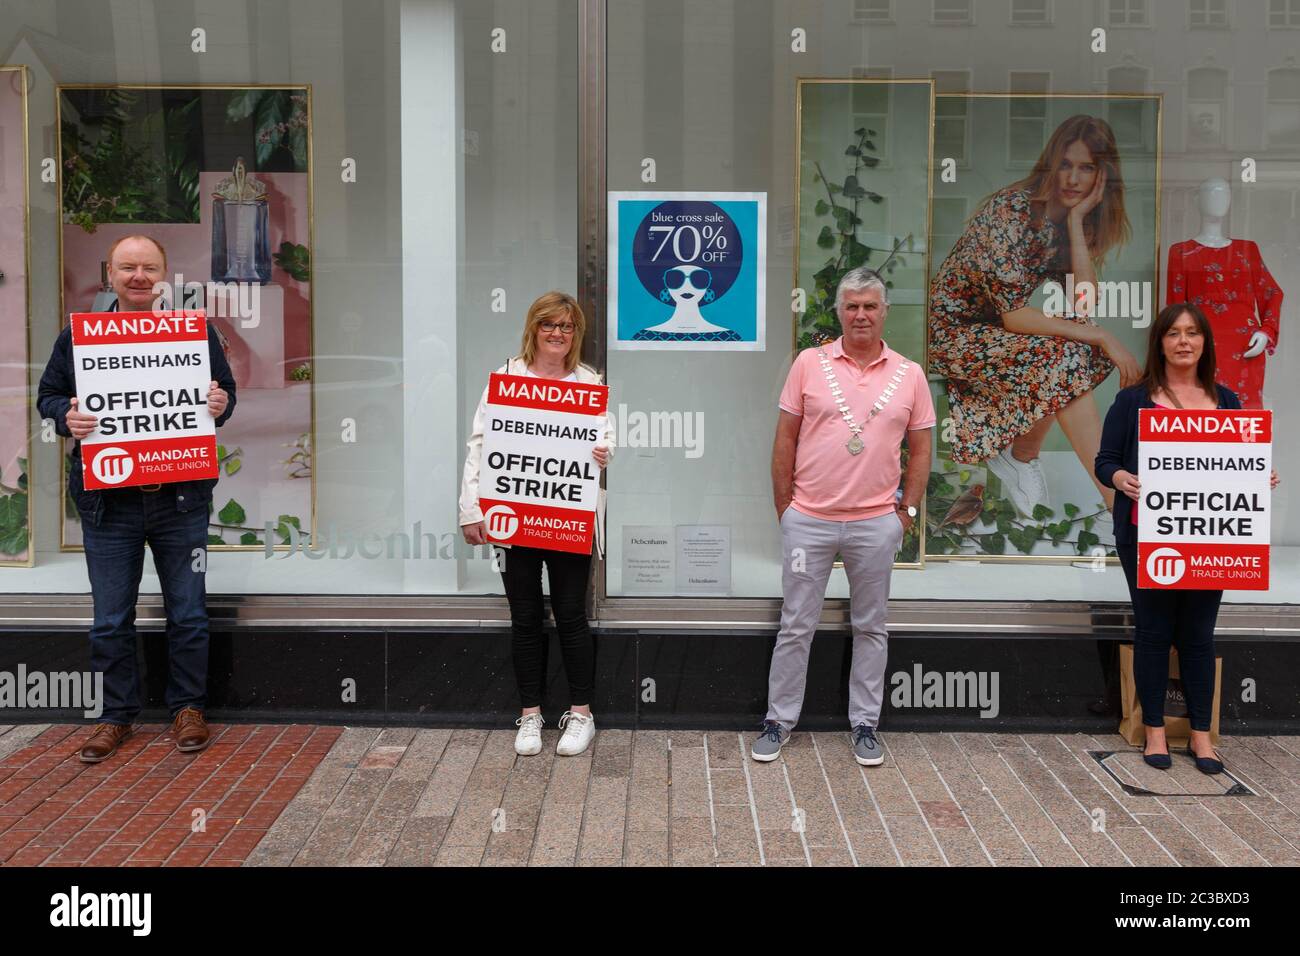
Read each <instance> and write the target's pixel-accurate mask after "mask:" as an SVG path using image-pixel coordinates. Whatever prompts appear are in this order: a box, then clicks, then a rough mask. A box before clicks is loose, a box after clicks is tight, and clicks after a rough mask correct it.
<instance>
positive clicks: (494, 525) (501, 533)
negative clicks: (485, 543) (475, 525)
mask: <svg viewBox="0 0 1300 956" xmlns="http://www.w3.org/2000/svg"><path fill="white" fill-rule="evenodd" d="M483 521H484V523H485V524H486V525H487V533H488V536H489V537H493V538H496V539H497V540H498V541H504V540H505V539H507V538H510V537H513V536H514V533H515V532H516V531H518V530H519V516H518V515H516V514H515V509H513V508H511V507H510V506H509V505H493V506H492V507H491V508H489V509H488V512H487V514H485V515H484V516H483Z"/></svg>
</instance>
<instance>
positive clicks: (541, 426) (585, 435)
mask: <svg viewBox="0 0 1300 956" xmlns="http://www.w3.org/2000/svg"><path fill="white" fill-rule="evenodd" d="M608 402H609V386H607V385H587V384H584V383H581V382H564V381H557V380H553V379H546V378H534V377H532V376H525V375H503V374H501V373H499V372H495V373H493V375H492V377H491V379H490V380H489V381H488V400H487V421H486V422H485V423H484V431H483V457H482V467H481V477H480V480H479V507H480V508H481V509H482V511H483V522H484V525H485V526H486V528H487V534H488V539H489V540H490V541H493V542H495V543H497V544H509V545H523V546H525V547H530V548H549V549H551V550H553V551H571V552H575V553H578V554H586V553H588V552H590V551H591V545H592V539H593V536H594V534H595V517H596V502H597V497H598V495H599V494H600V468H599V466H597V464H596V462H595V460H594V459H593V458H592V457H591V452H592V449H593V448H595V447H596V443H597V442H598V441H599V440H600V438H601V436H602V435H603V433H604V427H605V409H606V407H607V404H608Z"/></svg>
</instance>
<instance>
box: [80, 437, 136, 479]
mask: <svg viewBox="0 0 1300 956" xmlns="http://www.w3.org/2000/svg"><path fill="white" fill-rule="evenodd" d="M90 468H91V471H93V472H94V473H95V477H96V478H98V479H99V480H100V481H102V482H103V483H104V484H106V485H120V484H121V483H122V482H124V481H126V480H127V479H128V478H130V477H131V473H132V472H133V471H135V459H134V458H132V457H131V455H130V454H129V453H127V451H126V450H125V449H122V448H118V447H117V446H116V445H113V446H111V447H109V448H105V449H104V450H103V451H101V452H100V453H99V454H98V455H96V456H95V458H94V461H92V462H91V465H90Z"/></svg>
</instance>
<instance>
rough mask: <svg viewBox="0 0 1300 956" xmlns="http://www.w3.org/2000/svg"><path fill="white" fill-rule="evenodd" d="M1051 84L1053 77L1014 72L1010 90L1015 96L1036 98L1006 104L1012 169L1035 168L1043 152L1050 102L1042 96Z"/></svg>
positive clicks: (1044, 74) (1042, 73)
mask: <svg viewBox="0 0 1300 956" xmlns="http://www.w3.org/2000/svg"><path fill="white" fill-rule="evenodd" d="M1051 83H1052V74H1051V73H1044V72H1031V71H1015V70H1013V71H1012V72H1011V76H1010V82H1009V83H1008V88H1009V89H1010V91H1011V92H1012V93H1027V94H1035V95H1031V96H1013V97H1011V98H1010V99H1009V100H1008V101H1007V161H1008V162H1009V163H1011V165H1013V166H1032V165H1033V164H1034V161H1035V160H1036V159H1038V154H1039V153H1041V152H1042V151H1043V145H1044V144H1045V143H1046V142H1047V134H1048V129H1047V103H1048V100H1047V99H1046V98H1045V97H1044V96H1043V95H1042V94H1045V93H1047V92H1048V91H1049V90H1050V89H1051Z"/></svg>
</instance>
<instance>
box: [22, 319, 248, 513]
mask: <svg viewBox="0 0 1300 956" xmlns="http://www.w3.org/2000/svg"><path fill="white" fill-rule="evenodd" d="M114 311H115V310H114ZM208 362H209V363H210V370H211V373H212V378H213V379H214V380H215V381H216V382H217V384H218V385H220V386H221V387H222V388H223V389H225V390H226V394H227V395H229V396H230V401H229V403H228V404H227V405H226V410H225V411H224V412H222V413H221V416H220V417H219V418H218V419H217V425H224V424H225V423H226V420H227V419H229V418H230V415H231V413H232V412H234V410H235V376H234V375H233V374H231V371H230V363H228V362H227V361H226V356H225V353H224V352H222V351H221V340H220V339H218V338H217V333H216V330H215V329H213V327H212V323H211V322H210V321H209V322H208ZM76 394H77V370H76V366H75V365H74V364H73V361H72V326H70V325H68V326H64V328H63V331H62V332H60V333H59V337H58V338H57V339H55V340H54V351H52V352H51V353H50V360H49V361H48V362H47V363H46V364H45V372H44V373H43V374H42V375H41V384H40V386H39V388H38V390H37V393H36V408H37V410H38V411H39V412H40V415H41V418H52V419H53V420H54V430H55V431H56V432H58V433H59V434H60V435H62V436H63V437H64V438H71V437H72V432H70V431H68V409H69V408H71V407H72V399H73V398H74V397H75V396H76ZM81 471H82V467H81V442H76V443H75V444H74V445H73V448H72V464H71V467H70V468H69V469H68V492H69V493H70V494H71V496H72V500H73V501H74V502H75V503H76V505H77V511H78V513H79V514H80V515H81V520H82V521H88V522H90V523H91V524H94V525H97V524H99V521H100V519H101V518H102V517H103V515H104V498H103V496H104V495H120V494H126V493H129V491H130V489H125V488H122V489H113V490H109V491H86V490H85V488H84V487H83V484H82V478H81ZM216 484H217V481H216V479H215V478H205V479H203V480H201V481H178V482H176V483H175V484H173V485H171V486H170V487H171V489H172V490H173V491H174V493H175V496H176V510H177V511H191V510H193V509H194V508H204V509H206V508H207V507H208V504H209V503H210V502H211V501H212V489H213V488H214V487H215V486H216Z"/></svg>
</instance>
